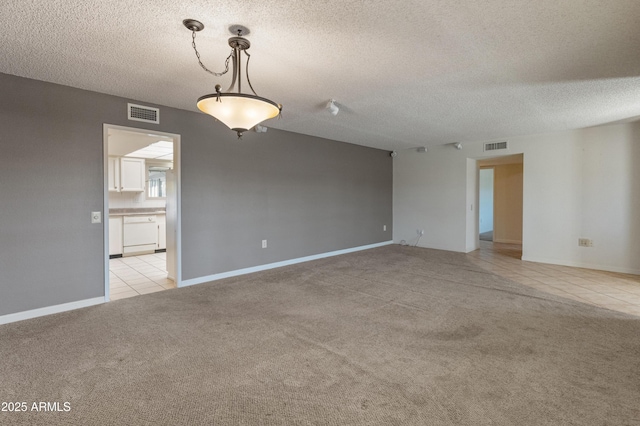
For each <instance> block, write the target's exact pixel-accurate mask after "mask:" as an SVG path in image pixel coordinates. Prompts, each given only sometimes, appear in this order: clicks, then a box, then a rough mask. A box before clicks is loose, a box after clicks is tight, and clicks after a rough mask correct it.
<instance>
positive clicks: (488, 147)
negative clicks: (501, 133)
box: [484, 142, 508, 151]
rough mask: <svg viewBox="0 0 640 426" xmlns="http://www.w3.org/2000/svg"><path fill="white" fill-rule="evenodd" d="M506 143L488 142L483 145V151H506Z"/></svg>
mask: <svg viewBox="0 0 640 426" xmlns="http://www.w3.org/2000/svg"><path fill="white" fill-rule="evenodd" d="M507 148H508V147H507V143H506V142H489V143H485V144H484V150H485V151H496V150H499V149H507Z"/></svg>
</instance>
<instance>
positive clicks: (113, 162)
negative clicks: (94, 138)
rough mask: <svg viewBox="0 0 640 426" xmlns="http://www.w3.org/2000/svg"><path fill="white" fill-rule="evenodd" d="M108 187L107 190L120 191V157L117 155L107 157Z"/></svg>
mask: <svg viewBox="0 0 640 426" xmlns="http://www.w3.org/2000/svg"><path fill="white" fill-rule="evenodd" d="M108 166H109V167H108V169H107V170H108V172H107V176H108V184H107V186H108V188H109V192H119V191H120V158H118V157H109V163H108Z"/></svg>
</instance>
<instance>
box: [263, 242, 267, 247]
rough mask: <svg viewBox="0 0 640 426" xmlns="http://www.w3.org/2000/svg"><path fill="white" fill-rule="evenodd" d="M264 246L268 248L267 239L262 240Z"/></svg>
mask: <svg viewBox="0 0 640 426" xmlns="http://www.w3.org/2000/svg"><path fill="white" fill-rule="evenodd" d="M262 248H267V240H262Z"/></svg>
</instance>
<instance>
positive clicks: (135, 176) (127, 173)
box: [107, 157, 147, 192]
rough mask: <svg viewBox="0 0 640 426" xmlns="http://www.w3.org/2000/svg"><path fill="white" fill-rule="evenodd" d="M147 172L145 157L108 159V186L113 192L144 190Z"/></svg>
mask: <svg viewBox="0 0 640 426" xmlns="http://www.w3.org/2000/svg"><path fill="white" fill-rule="evenodd" d="M146 174H147V170H146V168H145V161H144V159H143V158H129V157H109V159H108V169H107V177H108V178H107V182H108V183H107V186H108V187H109V191H111V192H143V191H144V187H145V184H144V183H145V178H146Z"/></svg>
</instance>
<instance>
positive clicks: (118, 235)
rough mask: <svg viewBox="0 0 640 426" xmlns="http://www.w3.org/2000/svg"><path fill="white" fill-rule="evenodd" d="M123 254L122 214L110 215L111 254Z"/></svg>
mask: <svg viewBox="0 0 640 426" xmlns="http://www.w3.org/2000/svg"><path fill="white" fill-rule="evenodd" d="M114 255H122V216H109V256H114Z"/></svg>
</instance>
